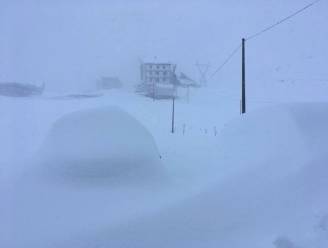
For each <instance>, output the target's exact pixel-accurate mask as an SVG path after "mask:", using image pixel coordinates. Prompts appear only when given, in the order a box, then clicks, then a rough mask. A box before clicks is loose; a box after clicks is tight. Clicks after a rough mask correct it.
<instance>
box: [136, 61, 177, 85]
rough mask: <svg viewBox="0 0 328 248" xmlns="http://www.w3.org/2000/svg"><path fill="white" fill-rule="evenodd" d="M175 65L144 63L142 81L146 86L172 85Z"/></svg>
mask: <svg viewBox="0 0 328 248" xmlns="http://www.w3.org/2000/svg"><path fill="white" fill-rule="evenodd" d="M174 68H175V65H173V64H170V63H143V64H142V65H141V81H142V82H143V83H146V84H158V83H160V84H172V79H173V76H174Z"/></svg>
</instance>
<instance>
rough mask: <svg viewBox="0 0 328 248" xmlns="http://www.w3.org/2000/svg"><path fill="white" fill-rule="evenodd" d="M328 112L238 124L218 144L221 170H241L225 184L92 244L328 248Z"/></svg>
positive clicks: (293, 110)
mask: <svg viewBox="0 0 328 248" xmlns="http://www.w3.org/2000/svg"><path fill="white" fill-rule="evenodd" d="M327 112H328V106H327V105H326V104H322V105H320V104H296V105H287V106H286V105H285V106H280V107H275V108H271V109H266V110H263V111H260V112H254V113H252V114H248V115H246V116H243V117H242V118H241V119H239V120H235V121H233V122H231V123H230V124H228V125H227V127H226V129H225V130H224V131H223V133H222V134H221V136H220V137H219V138H220V139H221V142H222V144H226V146H225V147H224V149H223V146H222V147H221V149H222V150H221V151H220V150H218V152H221V153H222V160H221V161H218V164H223V165H225V166H227V167H228V166H232V167H235V168H233V169H232V171H229V169H227V171H228V172H231V173H230V174H229V173H227V174H226V178H225V179H224V180H222V181H220V182H218V183H217V184H216V185H214V186H212V187H211V188H209V189H208V190H207V191H204V192H203V193H201V194H199V195H197V196H194V197H191V198H190V199H189V200H186V201H184V202H182V203H180V204H177V205H176V206H174V207H172V208H169V209H166V210H163V211H162V212H161V213H159V214H157V215H155V216H150V217H148V218H140V219H138V220H136V221H134V222H132V223H131V222H129V223H128V224H126V225H122V226H120V227H119V228H118V227H115V228H112V229H111V230H106V232H105V233H104V234H103V235H96V236H94V237H92V238H91V237H88V239H89V240H90V239H91V240H92V239H94V240H97V242H98V244H100V245H102V246H103V247H133V248H138V247H140V248H141V247H143V248H144V247H170V248H174V247H207V248H209V247H235V248H239V247H240V248H248V247H252V248H257V247H258V248H260V247H277V248H282V247H289V248H296V247H304V248H312V247H318V248H319V247H320V248H324V247H327V245H328V238H327V237H328V233H327V229H325V228H322V226H325V224H322V223H325V221H324V220H325V216H327V213H328V199H327V196H326V189H327V187H328V180H327V178H328V168H327V166H326V162H327V160H328V156H327V154H328V153H327V152H326V149H327V147H328V139H327V138H328V137H327V136H328V134H327V132H326V127H327V125H328V117H327V114H326V113H327ZM213 173H225V172H222V171H217V172H213ZM318 227H319V228H318ZM90 236H92V235H90ZM80 242H81V243H80ZM82 243H83V241H78V242H73V243H72V245H73V246H75V247H78V246H79V245H82Z"/></svg>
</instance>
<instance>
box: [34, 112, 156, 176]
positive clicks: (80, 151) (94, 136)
mask: <svg viewBox="0 0 328 248" xmlns="http://www.w3.org/2000/svg"><path fill="white" fill-rule="evenodd" d="M39 154H40V157H41V159H40V161H39V163H40V164H41V165H42V166H43V167H44V168H46V169H47V170H48V172H49V173H51V175H56V174H57V175H59V176H61V177H62V176H64V177H68V178H75V179H76V178H83V179H86V178H93V179H97V180H99V179H101V178H103V179H106V180H108V178H112V179H115V180H117V179H118V178H120V179H122V178H125V179H129V180H131V179H132V178H133V179H137V180H144V179H145V178H149V177H150V176H154V175H155V174H157V175H158V173H159V171H161V169H162V168H161V164H160V156H159V153H158V150H157V147H156V144H155V141H154V139H153V137H152V135H151V134H150V133H149V132H148V131H147V130H146V129H145V127H143V126H142V125H141V124H140V123H139V122H138V121H137V120H136V119H134V118H133V117H131V116H130V115H129V114H127V113H125V112H123V111H122V110H120V109H119V108H116V107H106V108H98V109H90V110H81V111H77V112H73V113H69V114H66V115H65V116H63V117H61V118H60V119H58V120H57V121H56V122H55V123H54V125H53V126H52V128H51V130H50V132H49V134H48V136H47V137H46V139H45V142H44V144H43V146H42V148H41V150H40V153H39Z"/></svg>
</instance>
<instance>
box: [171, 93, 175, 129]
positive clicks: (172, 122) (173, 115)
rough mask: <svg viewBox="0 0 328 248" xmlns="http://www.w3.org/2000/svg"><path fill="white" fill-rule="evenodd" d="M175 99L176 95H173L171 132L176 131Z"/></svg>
mask: <svg viewBox="0 0 328 248" xmlns="http://www.w3.org/2000/svg"><path fill="white" fill-rule="evenodd" d="M174 101H175V96H173V97H172V129H171V133H174Z"/></svg>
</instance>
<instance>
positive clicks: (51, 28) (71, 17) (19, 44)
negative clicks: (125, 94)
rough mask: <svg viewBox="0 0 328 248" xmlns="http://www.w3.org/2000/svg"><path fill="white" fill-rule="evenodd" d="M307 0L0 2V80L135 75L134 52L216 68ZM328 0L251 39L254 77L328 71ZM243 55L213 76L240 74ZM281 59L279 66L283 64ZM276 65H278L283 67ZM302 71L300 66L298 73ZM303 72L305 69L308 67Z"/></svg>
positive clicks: (73, 80)
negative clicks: (243, 41) (246, 39)
mask: <svg viewBox="0 0 328 248" xmlns="http://www.w3.org/2000/svg"><path fill="white" fill-rule="evenodd" d="M308 2H309V1H306V0H297V1H296V0H290V1H288V3H286V1H285V0H265V1H259V0H257V1H255V0H254V1H250V0H249V1H238V0H234V1H229V0H223V1H214V0H213V1H209V0H207V1H201V0H199V1H164V0H161V1H151V0H143V1H142V0H141V1H132V0H131V1H105V0H103V1H102V0H94V1H77V0H75V1H74V0H73V1H63V0H60V1H32V0H31V1H23V0H22V1H19V0H10V1H9V0H8V1H5V0H2V1H1V2H0V4H1V7H0V30H1V33H2V34H1V35H0V81H28V82H33V83H34V82H35V83H41V82H43V81H45V82H46V84H47V85H48V88H50V89H56V90H58V89H61V88H85V87H87V86H89V85H91V84H92V83H93V82H94V81H95V80H96V79H97V78H98V77H100V76H104V75H117V76H119V77H121V78H122V79H123V80H124V81H126V82H127V83H131V84H133V83H137V81H138V72H139V71H138V58H145V57H147V58H149V57H153V56H157V57H158V58H164V59H165V60H167V59H169V60H170V61H173V62H176V63H177V64H178V67H179V68H180V69H181V70H183V71H185V72H186V73H187V74H189V75H191V76H192V77H196V78H197V71H196V68H195V63H196V61H200V62H210V63H211V64H212V65H213V66H212V70H214V69H215V67H217V66H218V65H219V64H220V63H221V62H222V61H223V60H224V59H225V57H226V56H227V54H228V53H229V52H230V50H232V49H233V48H234V47H235V46H236V45H237V44H238V42H239V41H240V39H241V38H242V37H243V36H246V35H249V34H251V33H253V32H256V31H258V30H259V29H262V28H263V27H265V26H267V25H270V24H272V23H273V22H275V21H277V20H278V19H280V18H281V17H284V16H286V15H288V14H290V13H291V12H293V11H295V10H297V9H299V8H301V7H303V6H304V5H305V4H307V3H308ZM327 13H328V4H327V1H323V2H321V3H320V4H318V5H317V6H315V7H313V8H311V9H309V10H307V11H306V12H304V13H303V14H301V15H300V16H298V17H296V18H294V19H293V20H291V21H289V22H288V23H285V24H283V25H282V26H280V27H277V28H276V29H275V30H273V31H272V32H270V33H267V34H266V35H263V36H262V37H261V38H259V39H257V40H254V41H253V42H252V44H249V45H248V47H247V48H248V49H247V55H248V61H249V63H248V68H249V70H250V71H249V73H248V76H249V77H252V76H253V77H273V76H274V73H275V72H277V71H279V72H280V73H281V75H279V76H281V77H296V76H298V77H299V76H300V75H299V74H300V73H301V74H302V73H303V74H304V70H306V71H307V72H308V74H307V75H306V76H307V77H314V76H320V77H327V78H328V75H327V74H328V73H326V74H325V71H326V70H325V68H326V65H325V60H324V58H325V57H327V56H328V49H327V48H326V47H325V46H326V43H327V38H328V31H327V26H326V25H327V23H328V15H327ZM239 66H240V61H239V60H238V57H236V58H234V60H233V61H232V62H231V64H229V66H227V68H226V69H225V70H224V71H222V73H220V74H219V75H217V77H215V78H214V81H215V82H222V81H227V80H234V81H235V80H238V78H239V74H238V73H239ZM278 67H279V68H278ZM277 68H278V69H277ZM296 74H297V75H296ZM303 74H302V75H301V76H302V77H304V75H303Z"/></svg>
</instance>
